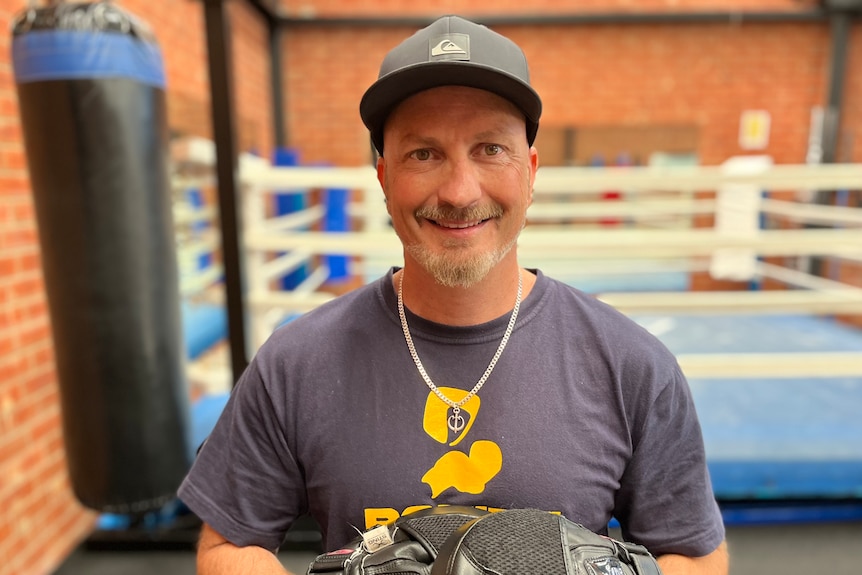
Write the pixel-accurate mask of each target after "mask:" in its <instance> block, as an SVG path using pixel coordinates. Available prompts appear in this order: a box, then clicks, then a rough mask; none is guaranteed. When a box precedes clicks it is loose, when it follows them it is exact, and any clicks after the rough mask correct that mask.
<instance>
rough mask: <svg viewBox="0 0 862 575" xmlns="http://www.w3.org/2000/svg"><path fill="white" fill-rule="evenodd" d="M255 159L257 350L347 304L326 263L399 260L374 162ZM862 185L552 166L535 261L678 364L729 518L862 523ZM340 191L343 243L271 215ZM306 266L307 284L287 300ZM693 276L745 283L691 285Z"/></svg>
mask: <svg viewBox="0 0 862 575" xmlns="http://www.w3.org/2000/svg"><path fill="white" fill-rule="evenodd" d="M242 165H243V167H242V168H241V170H240V181H241V184H242V189H243V191H242V194H243V204H242V205H243V211H244V221H243V224H244V226H243V227H244V230H245V232H244V233H243V249H244V250H245V254H246V269H245V277H246V280H247V293H246V295H245V302H246V307H247V310H248V313H247V316H248V318H249V327H250V329H249V334H250V338H249V339H250V341H249V342H248V346H249V347H248V350H249V355H251V354H253V353H254V351H255V350H256V349H257V347H258V346H259V345H261V344H262V343H263V341H264V340H265V339H266V338H267V337H268V335H269V334H270V333H271V332H272V331H273V330H274V329H277V327H278V326H279V325H280V324H282V323H283V322H285V321H290V319H291V318H292V317H295V316H296V315H298V314H302V313H304V312H305V311H308V310H310V309H312V308H314V307H316V306H317V305H320V304H321V303H323V302H325V301H328V300H329V299H331V298H333V297H335V293H336V292H337V290H332V289H328V287H331V286H330V283H331V282H329V281H328V280H329V278H330V271H329V268H328V264H329V262H330V261H332V260H331V259H329V260H328V259H327V258H332V257H337V258H343V260H344V261H345V262H346V265H347V269H348V271H349V276H350V277H353V278H358V280H357V281H360V282H366V281H371V280H372V279H374V278H377V277H379V276H380V275H381V274H382V273H384V272H385V271H386V270H387V269H388V268H389V266H391V265H393V264H394V265H397V264H398V263H399V262H401V258H402V255H401V247H400V243H399V242H398V239H397V237H396V236H395V234H394V232H393V230H392V228H391V226H390V225H389V221H388V215H387V213H386V210H385V205H384V203H383V200H382V194H381V192H380V190H379V184H378V183H377V180H376V176H375V171H374V170H373V168H370V167H360V168H312V167H292V168H281V167H275V166H272V165H270V164H269V163H268V162H265V161H263V160H259V159H257V160H255V159H252V160H249V161H246V162H245V163H244V164H242ZM860 184H862V165H818V166H801V165H800V166H792V165H775V166H774V165H772V164H771V162H770V161H769V160H768V158H762V157H752V158H743V159H732V160H730V161H728V162H727V163H726V164H725V165H723V166H716V167H684V168H680V167H675V168H660V167H644V168H634V167H627V168H541V169H540V170H539V173H538V176H537V179H536V187H535V201H534V204H533V206H531V208H530V210H529V211H528V222H529V223H528V226H527V227H526V228H525V230H524V231H523V233H522V236H521V239H520V240H519V254H520V257H521V261H522V263H523V264H524V265H525V266H526V267H537V268H540V269H542V270H543V271H544V272H545V273H546V274H548V275H550V276H552V277H555V278H558V279H561V280H563V281H565V282H567V283H570V284H571V285H573V286H575V287H577V288H579V289H582V290H583V291H586V292H588V293H592V294H594V295H595V296H596V297H598V298H600V299H602V300H604V301H606V302H607V303H609V304H610V305H613V306H615V307H617V308H618V309H620V310H621V311H622V312H623V313H626V314H627V315H629V316H631V317H632V318H633V319H634V320H635V321H637V322H638V323H640V324H641V325H642V326H644V327H645V328H646V329H648V330H649V331H651V332H652V333H653V334H655V335H656V336H657V337H658V338H659V339H661V340H662V341H663V342H664V343H665V344H666V345H667V346H668V348H669V349H670V350H671V351H672V352H674V353H675V354H676V356H677V357H678V360H679V362H680V365H681V367H682V368H683V371H684V372H685V373H686V375H687V377H688V378H689V381H690V383H691V387H692V391H693V394H694V399H695V403H696V406H697V409H698V412H699V414H700V417H701V423H702V426H703V431H704V439H705V442H706V450H707V458H708V464H709V467H710V472H711V474H712V478H713V484H714V489H715V493H716V496H717V498H718V499H719V500H720V501H721V502H723V503H724V504H725V507H724V510H725V513H726V520H728V521H773V520H777V521H782V520H809V519H818V518H836V517H837V518H846V517H851V518H857V519H858V518H862V418H859V416H858V414H859V412H860V409H862V330H860V328H859V327H854V322H855V325H862V322H860V321H859V320H860V318H862V287H859V282H858V281H856V280H854V281H856V283H857V285H852V284H851V283H850V282H848V281H845V279H844V278H845V277H847V278H852V277H855V278H857V280H858V278H859V277H862V274H860V273H859V270H860V269H862V229H860V228H862V209H860V207H858V201H859V200H858V193H859V192H858V190H859V188H860ZM332 189H335V190H349V193H348V194H347V196H346V198H347V200H346V203H345V204H344V205H342V206H341V207H340V209H341V210H342V211H343V213H344V214H345V215H346V217H347V220H348V224H347V225H346V226H344V227H343V228H342V229H341V230H340V231H325V230H326V229H327V228H326V226H325V225H324V224H323V223H322V222H323V221H324V219H325V218H326V213H327V211H328V210H331V209H333V208H332V206H324V205H323V204H322V203H321V202H317V203H315V202H314V201H312V202H308V204H307V207H305V208H303V209H298V210H296V211H295V212H292V213H288V214H277V215H273V214H272V211H271V205H272V202H271V198H272V196H273V194H276V193H282V194H283V193H293V194H314V193H315V191H317V192H319V191H321V190H332ZM607 190H619V191H620V193H619V194H614V196H618V197H619V198H620V200H617V201H608V200H607V199H602V198H607V195H603V192H605V191H607ZM816 194H819V197H820V198H823V197H824V194H825V197H826V198H827V201H826V202H823V201H821V202H818V203H812V202H811V201H810V200H811V198H813V197H815V195H816ZM853 194H856V196H853ZM318 195H319V194H318ZM851 197H855V198H856V199H853V200H852V201H850V200H849V199H848V198H851ZM300 266H306V267H305V269H306V270H308V271H307V273H306V274H305V277H304V279H302V281H300V282H299V283H298V284H297V285H295V287H293V288H292V289H289V290H288V289H284V288H283V284H282V283H281V279H282V278H283V277H284V276H285V275H286V274H289V273H293V272H295V271H296V270H297V269H298V268H299V267H300ZM818 266H819V269H820V273H817V274H815V273H811V269H812V268H813V267H818ZM698 274H700V275H701V276H704V275H709V276H711V277H713V278H718V279H724V280H731V281H734V282H735V283H734V284H733V285H734V286H736V288H737V289H732V290H727V291H697V290H692V289H690V285H691V282H692V278H693V277H695V276H696V275H698ZM854 274H855V275H854ZM739 286H742V288H743V289H738V288H739ZM228 373H229V370H228V369H227V367H226V366H225V367H223V369H222V370H221V372H220V375H219V377H220V378H221V379H222V380H223V379H224V378H225V377H227V376H228ZM219 401H220V400H219V399H218V398H217V396H216V397H215V398H211V401H210V405H209V407H208V408H207V409H209V410H210V412H213V411H218V409H219V406H220V405H221V404H220V403H219ZM737 504H741V506H739V505H737Z"/></svg>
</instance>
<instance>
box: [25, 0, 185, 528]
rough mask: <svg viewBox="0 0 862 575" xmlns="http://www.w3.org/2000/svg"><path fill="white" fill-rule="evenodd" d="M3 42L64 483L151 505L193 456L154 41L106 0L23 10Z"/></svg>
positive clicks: (170, 491) (90, 498)
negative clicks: (51, 354) (40, 283)
mask: <svg viewBox="0 0 862 575" xmlns="http://www.w3.org/2000/svg"><path fill="white" fill-rule="evenodd" d="M12 51H13V61H14V71H15V81H16V84H17V90H18V99H19V104H20V109H21V122H22V126H23V130H24V141H25V144H26V151H27V162H28V166H29V170H30V179H31V182H32V188H33V196H34V204H35V208H36V217H37V223H38V228H39V239H40V244H41V251H42V267H43V272H44V277H45V285H46V291H47V297H48V306H49V310H50V317H51V324H52V329H53V336H54V349H55V358H56V365H57V372H58V378H59V385H60V398H61V407H62V414H63V432H64V438H65V444H66V451H67V458H68V466H69V474H70V477H71V482H72V488H73V490H74V492H75V494H76V496H77V497H78V499H79V500H80V501H81V503H83V504H84V505H85V506H87V507H90V508H92V509H95V510H98V511H105V512H111V513H124V514H137V513H144V512H147V511H150V510H155V509H158V508H160V507H161V506H163V505H164V504H165V503H166V502H168V501H170V500H171V499H173V498H174V497H175V492H176V489H177V487H178V486H179V483H180V481H181V480H182V477H183V476H184V474H185V472H186V471H187V469H188V466H189V463H190V461H189V459H190V456H189V448H188V443H189V439H188V434H189V429H190V426H189V408H188V403H189V402H188V399H187V396H186V389H185V388H186V386H185V381H184V357H183V355H184V352H183V340H182V332H181V317H180V301H179V300H180V296H179V286H178V272H177V264H176V251H175V243H174V231H173V216H172V212H171V198H170V190H169V176H168V156H167V153H168V152H167V150H168V142H167V125H166V121H167V120H166V114H165V107H166V106H165V92H164V67H163V64H162V60H161V53H160V51H159V48H158V46H157V45H156V43H155V42H154V41H153V39H152V38H151V36H150V33H149V32H148V30H147V28H146V27H145V25H144V24H143V23H141V22H140V21H139V20H137V19H136V18H134V17H133V16H131V15H130V14H128V13H127V12H124V11H123V10H121V9H119V8H117V7H115V6H113V5H111V4H110V3H107V2H101V3H77V4H71V3H69V4H64V3H61V4H59V5H53V6H50V7H41V8H38V9H35V8H34V9H30V10H27V11H25V12H24V13H22V14H20V15H19V16H18V17H17V18H16V20H15V22H14V24H13V49H12Z"/></svg>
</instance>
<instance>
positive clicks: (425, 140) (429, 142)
mask: <svg viewBox="0 0 862 575" xmlns="http://www.w3.org/2000/svg"><path fill="white" fill-rule="evenodd" d="M398 143H399V144H401V145H402V146H403V145H412V146H427V147H434V146H435V145H437V140H436V139H435V138H431V137H429V136H421V135H419V134H416V133H412V132H410V133H407V134H404V135H403V136H402V137H400V138H398Z"/></svg>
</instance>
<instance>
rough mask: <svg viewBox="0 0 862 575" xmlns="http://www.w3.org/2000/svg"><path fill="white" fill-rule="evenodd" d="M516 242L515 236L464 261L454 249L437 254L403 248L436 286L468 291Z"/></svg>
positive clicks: (419, 247) (417, 246)
mask: <svg viewBox="0 0 862 575" xmlns="http://www.w3.org/2000/svg"><path fill="white" fill-rule="evenodd" d="M517 241H518V237H517V236H515V237H514V238H512V241H510V242H509V243H508V244H506V245H504V246H502V247H500V248H499V249H496V250H492V251H490V252H485V253H481V254H476V255H471V256H468V257H462V256H461V255H460V254H459V253H457V250H458V248H457V247H456V246H452V247H451V248H448V247H447V248H446V251H444V252H442V253H440V252H432V251H431V250H429V249H428V248H427V247H426V246H424V245H422V244H414V245H410V246H407V253H408V254H410V256H411V257H413V259H415V260H416V261H417V262H418V263H419V265H421V266H422V267H423V268H425V271H427V272H428V273H429V274H431V275H432V276H434V279H435V280H436V281H437V283H438V284H440V285H442V286H446V287H462V288H469V287H471V286H474V285H476V284H477V283H479V282H480V281H482V280H483V279H485V277H486V276H487V275H488V273H489V272H490V271H491V270H492V269H494V266H496V265H497V264H498V263H500V261H501V260H502V259H503V258H504V257H505V256H506V254H508V253H509V251H511V249H512V248H513V247H514V246H515V243H516V242H517Z"/></svg>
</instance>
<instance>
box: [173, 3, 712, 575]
mask: <svg viewBox="0 0 862 575" xmlns="http://www.w3.org/2000/svg"><path fill="white" fill-rule="evenodd" d="M541 109H542V105H541V100H540V98H539V96H538V94H536V92H535V91H534V90H533V88H532V87H531V86H530V81H529V73H528V69H527V62H526V59H525V57H524V54H523V52H522V51H521V49H520V48H519V47H518V46H517V45H515V44H514V43H513V42H511V41H510V40H508V39H507V38H505V37H503V36H501V35H499V34H497V33H495V32H493V31H491V30H490V29H488V28H486V27H484V26H480V25H477V24H475V23H472V22H469V21H467V20H464V19H462V18H458V17H455V16H448V17H445V18H441V19H440V20H437V21H436V22H434V23H433V24H431V25H430V26H428V27H427V28H424V29H422V30H420V31H419V32H417V33H416V34H415V35H413V36H411V37H410V38H408V39H406V40H405V41H404V42H403V43H401V44H400V45H399V46H397V47H395V48H394V49H393V50H392V51H391V52H390V53H389V54H388V55H387V57H386V59H385V60H384V62H383V64H382V65H381V69H380V76H379V79H378V81H377V82H375V83H374V84H373V85H372V86H371V87H370V88H369V89H368V90H367V92H366V93H365V95H364V97H363V99H362V101H361V103H360V114H361V116H362V119H363V121H364V122H365V124H366V126H367V127H368V128H369V130H370V132H371V138H372V141H373V143H374V145H375V146H376V148H377V150H378V151H379V152H380V157H379V160H378V163H377V173H378V178H379V180H380V184H381V187H382V189H383V194H384V196H385V198H386V205H387V208H388V210H389V214H390V215H391V217H392V223H393V226H394V228H395V230H396V232H397V234H398V237H399V238H400V240H401V242H402V243H403V246H404V264H403V266H401V267H393V268H392V269H391V270H390V271H389V272H388V273H387V274H386V275H385V276H384V277H382V278H380V279H379V280H377V281H375V282H373V283H371V284H369V285H368V286H365V287H363V288H360V289H357V290H355V291H354V292H351V293H349V294H346V295H344V296H342V297H340V298H338V299H336V300H335V301H333V302H331V303H329V304H326V305H324V306H321V307H320V308H318V309H316V310H314V311H312V312H309V313H307V314H305V315H304V316H303V317H301V318H299V319H297V320H295V321H293V322H291V323H290V324H288V325H286V326H284V327H283V328H281V329H279V330H278V331H277V332H276V333H275V334H274V335H273V336H272V338H271V339H270V340H269V341H268V342H267V343H266V344H265V345H264V346H263V347H262V348H261V349H260V351H259V352H258V354H257V356H256V357H255V358H254V360H253V361H252V363H251V365H250V366H249V368H248V369H247V370H246V372H245V373H244V374H243V376H242V379H241V380H240V381H239V382H238V384H237V386H236V388H235V390H234V393H233V394H232V397H231V399H230V401H229V403H228V405H227V407H226V408H225V411H224V414H223V415H222V417H221V418H220V420H219V422H218V424H217V425H216V428H215V429H214V431H213V433H212V435H211V436H210V438H209V440H208V441H207V443H206V444H205V445H204V447H203V448H202V449H201V452H200V455H199V457H198V459H197V461H196V462H195V464H194V466H193V468H192V470H191V471H190V473H189V475H188V477H187V478H186V481H185V482H184V483H183V485H182V487H181V489H180V496H181V498H182V499H183V500H184V501H185V502H186V503H187V504H188V505H189V506H190V507H191V509H192V510H193V511H195V513H197V514H198V515H199V516H200V517H201V518H202V519H203V521H204V522H205V525H204V529H203V533H202V536H201V541H200V546H199V551H198V558H199V559H198V567H199V573H203V574H206V573H228V572H229V573H246V572H247V573H252V572H253V573H257V574H262V573H283V570H282V568H281V565H280V563H279V562H278V561H277V559H276V558H275V556H274V555H273V552H274V551H275V550H276V549H277V548H278V546H279V545H280V543H281V542H282V540H283V538H284V536H285V533H286V531H287V529H289V527H290V526H291V524H292V523H293V522H294V520H295V519H296V518H297V517H299V516H300V515H302V514H305V513H310V514H311V515H312V516H314V517H315V519H316V520H317V521H318V523H319V524H320V525H321V527H322V529H323V532H324V545H325V547H326V548H327V549H337V548H339V547H340V546H342V545H344V544H345V543H347V542H348V541H349V540H351V539H352V538H353V537H354V536H355V529H356V528H360V529H369V528H372V527H374V526H375V525H378V524H382V523H390V522H392V521H395V520H397V519H398V518H399V517H401V516H403V515H407V514H409V513H411V512H415V511H417V510H420V509H426V508H429V507H436V506H443V505H462V506H463V505H466V506H472V507H478V508H481V509H487V510H492V511H493V510H498V509H506V508H534V509H543V510H546V511H552V512H556V513H560V514H562V515H563V516H565V517H566V518H567V519H569V520H571V521H573V522H576V523H579V524H581V525H583V526H585V527H586V528H588V529H590V530H592V531H595V532H597V533H601V534H605V533H607V526H608V522H609V521H610V520H611V518H616V519H617V520H618V521H619V523H620V525H621V527H622V532H623V535H624V537H625V538H626V539H628V540H631V541H633V542H635V543H638V544H641V545H644V546H645V547H647V548H648V549H649V550H650V551H651V552H652V553H653V554H655V555H656V556H657V557H658V561H659V564H660V565H661V567H662V569H663V570H664V572H665V573H666V574H668V575H676V574H682V573H693V574H704V575H708V574H709V575H712V574H714V575H724V574H726V573H727V555H726V551H725V544H724V528H723V525H722V521H721V515H720V513H719V511H718V507H717V505H716V503H715V500H714V498H713V494H712V488H711V485H710V479H709V475H708V472H707V467H706V462H705V456H704V447H703V440H702V437H701V431H700V426H699V423H698V419H697V414H696V413H695V410H694V405H693V403H692V400H691V394H690V391H689V388H688V384H687V383H686V381H685V378H684V377H683V375H682V373H681V372H680V370H679V367H678V365H677V363H676V361H675V359H674V358H673V356H672V355H671V354H670V353H669V352H668V351H667V349H665V348H664V346H662V345H661V344H660V343H659V342H658V341H657V340H656V339H655V338H654V337H652V336H651V335H650V334H648V333H647V332H646V331H645V330H643V329H642V328H640V327H638V326H637V325H636V324H635V323H633V322H632V321H630V320H629V319H627V318H626V317H624V316H622V315H621V314H619V313H618V312H616V311H615V310H613V309H611V308H609V307H608V306H606V305H604V304H602V303H600V302H598V301H597V300H596V299H595V298H592V297H590V296H588V295H586V294H583V293H581V292H579V291H578V290H576V289H574V288H572V287H569V286H567V285H564V284H562V283H560V282H558V281H555V280H553V279H551V278H549V277H547V276H545V275H543V274H542V273H541V271H540V270H528V269H525V268H523V267H521V265H520V264H519V262H518V256H517V239H518V235H519V234H520V232H521V230H522V229H523V227H524V225H525V221H526V212H527V208H528V207H529V205H530V203H531V202H532V193H533V192H532V190H533V183H534V180H535V177H536V171H537V169H538V165H539V160H538V152H537V151H536V149H535V148H534V147H533V142H534V140H535V137H536V132H537V130H538V122H539V117H540V115H541Z"/></svg>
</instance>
